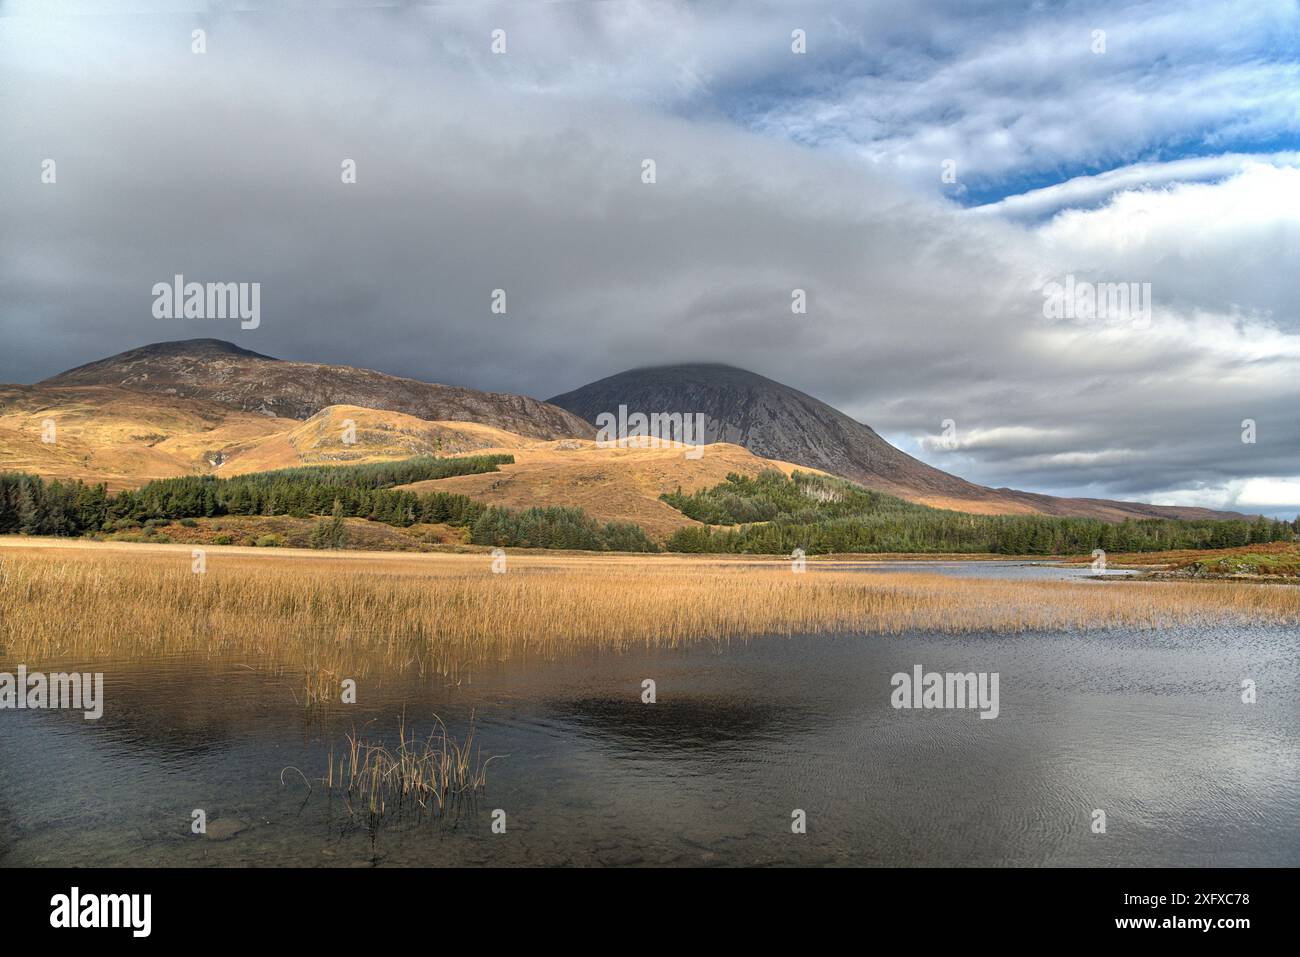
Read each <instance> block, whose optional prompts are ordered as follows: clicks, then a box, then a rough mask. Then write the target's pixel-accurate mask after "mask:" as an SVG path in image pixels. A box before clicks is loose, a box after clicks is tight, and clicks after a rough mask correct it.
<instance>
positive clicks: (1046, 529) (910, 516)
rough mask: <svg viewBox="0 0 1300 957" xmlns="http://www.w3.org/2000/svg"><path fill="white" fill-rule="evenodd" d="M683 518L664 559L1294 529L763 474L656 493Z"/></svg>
mask: <svg viewBox="0 0 1300 957" xmlns="http://www.w3.org/2000/svg"><path fill="white" fill-rule="evenodd" d="M662 498H663V500H664V501H666V502H667V503H668V504H670V505H672V506H673V507H674V508H677V509H678V510H680V511H681V512H682V513H683V514H685V515H687V516H688V517H690V518H693V519H696V520H697V521H701V522H705V523H706V525H710V526H722V527H720V528H710V527H691V528H683V529H679V530H678V531H677V532H675V533H674V534H673V536H672V537H671V538H670V539H669V540H668V543H667V546H666V547H667V549H668V550H669V551H674V552H712V553H728V552H732V553H749V554H771V555H780V554H784V555H788V554H790V553H791V552H793V551H794V549H796V548H802V549H803V550H804V552H805V553H806V554H809V555H814V554H828V553H833V552H967V553H984V552H991V553H996V554H1007V555H1067V554H1069V555H1078V554H1088V553H1090V552H1091V551H1092V550H1093V549H1095V548H1101V549H1104V550H1105V551H1108V552H1148V551H1165V550H1169V549H1184V548H1187V549H1200V548H1227V547H1231V546H1236V545H1251V544H1259V543H1263V542H1274V541H1294V540H1295V539H1296V538H1297V537H1298V536H1300V517H1297V519H1296V521H1295V522H1286V521H1282V520H1280V519H1272V520H1270V519H1267V518H1263V517H1262V516H1261V517H1259V518H1256V519H1255V520H1253V521H1245V520H1235V521H1209V520H1196V521H1178V520H1174V519H1160V518H1152V519H1138V520H1126V521H1123V522H1120V523H1118V524H1115V523H1110V522H1103V521H1100V520H1099V519H1092V518H1065V517H1056V516H1047V515H971V514H967V513H965V512H952V511H947V510H944V509H936V508H930V507H928V506H924V505H917V504H914V503H912V502H906V501H903V500H902V499H898V498H894V497H893V496H890V495H885V494H883V493H880V492H873V491H870V490H868V489H864V488H862V487H860V486H857V485H854V484H853V483H851V482H846V481H844V480H842V479H832V478H826V477H823V476H815V475H808V474H806V473H801V472H795V473H794V475H793V476H791V477H788V478H787V477H786V476H785V475H784V474H783V473H781V472H778V471H775V470H768V471H764V472H762V473H760V474H759V475H758V476H756V477H753V478H750V477H746V476H741V475H737V474H735V473H732V474H730V475H728V476H727V480H726V481H725V482H723V483H722V484H720V485H716V486H714V487H712V488H709V489H704V490H701V491H699V492H695V493H693V494H689V495H688V494H684V493H682V491H681V490H680V489H678V490H677V491H676V492H674V493H669V494H667V495H664V496H662Z"/></svg>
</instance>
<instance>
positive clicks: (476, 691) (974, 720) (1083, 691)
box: [0, 570, 1300, 867]
mask: <svg viewBox="0 0 1300 957" xmlns="http://www.w3.org/2000/svg"><path fill="white" fill-rule="evenodd" d="M988 573H989V572H988V571H987V570H986V574H988ZM1007 574H1017V573H1015V572H1009V573H1007ZM1098 587H1125V586H1123V585H1105V584H1099V585H1098ZM1298 651H1300V636H1297V635H1296V634H1295V633H1294V631H1293V630H1290V629H1285V628H1279V627H1274V626H1268V627H1264V626H1258V627H1244V628H1233V629H1223V628H1185V629H1181V630H1178V631H1168V630H1167V631H1160V632H1138V631H1099V632H1087V633H1041V634H1038V633H1028V634H1015V635H1008V634H993V633H989V634H975V635H968V636H960V637H954V636H941V635H934V634H925V633H914V634H908V635H901V636H891V637H876V638H862V637H851V638H850V637H834V636H830V637H826V636H822V637H804V638H789V639H787V638H777V637H760V638H756V639H754V640H752V641H749V642H743V643H732V644H730V645H727V646H715V645H707V644H706V645H697V646H695V647H692V648H690V649H685V650H676V651H673V650H668V651H646V652H639V653H635V654H612V653H610V654H589V655H584V656H583V657H580V658H569V659H562V660H557V661H511V662H507V663H502V664H499V665H495V666H493V667H491V668H487V669H484V670H480V671H478V672H476V673H474V674H473V676H472V679H471V680H469V681H462V682H461V683H459V684H456V685H449V684H448V683H447V682H445V681H444V680H442V679H439V678H435V677H419V676H416V675H412V674H409V673H407V674H395V673H382V672H378V673H376V672H372V673H370V674H368V675H366V676H364V677H362V678H361V679H360V681H359V685H358V702H357V703H356V704H355V705H350V706H346V705H341V704H335V705H333V706H331V707H330V708H329V709H328V712H321V711H320V710H317V711H314V712H308V711H306V710H305V709H304V708H303V707H302V705H301V704H300V703H298V701H297V700H296V699H300V698H301V697H302V690H303V679H302V677H301V676H300V675H297V674H293V673H281V674H273V673H268V672H267V671H266V669H264V668H261V667H259V665H258V663H257V662H253V661H212V660H208V659H197V658H178V659H169V660H164V661H161V662H157V661H156V662H152V663H140V662H112V663H101V664H98V665H96V666H94V668H93V670H100V671H103V672H104V673H105V694H106V699H107V701H106V705H105V712H104V716H103V718H102V719H101V720H99V721H96V722H88V721H85V720H83V719H82V718H81V716H80V714H79V713H69V712H54V711H40V712H34V711H4V712H0V864H3V865H5V866H18V865H81V864H84V865H170V864H175V865H231V866H233V865H250V864H256V865H277V864H284V865H325V866H355V867H369V866H400V865H425V866H428V865H487V864H493V865H537V864H568V865H634V864H638V865H765V864H803V865H827V864H829V865H1036V864H1048V865H1160V864H1165V865H1228V866H1231V865H1289V866H1295V865H1297V864H1300V831H1298V830H1297V826H1296V825H1297V823H1300V787H1298V785H1300V716H1298V714H1297V709H1296V707H1295V705H1296V701H1297V699H1298V698H1300V669H1298V668H1297V658H1298ZM16 664H17V663H15V662H6V661H3V660H0V670H9V671H12V670H14V668H15V666H16ZM27 664H29V665H33V664H34V663H31V662H27ZM61 664H63V665H65V666H67V667H74V666H76V665H78V664H80V663H75V662H64V663H61ZM918 664H919V665H921V666H923V667H924V669H925V670H927V671H939V672H945V671H960V672H970V671H975V672H997V673H998V674H999V675H1000V685H999V688H1000V714H999V716H998V717H997V718H996V719H994V720H982V719H980V718H979V715H978V713H977V712H976V711H970V710H966V711H960V710H930V711H926V710H895V709H894V708H893V707H892V706H891V704H890V694H891V691H892V688H891V684H890V679H891V676H892V675H893V674H894V673H896V672H911V671H912V669H913V667H914V666H915V665H918ZM48 670H56V669H55V668H54V667H53V666H52V665H50V666H48ZM646 678H651V679H653V680H654V681H655V683H656V690H657V701H656V703H654V704H644V703H642V700H641V695H642V681H643V680H644V679H646ZM1243 678H1252V679H1254V681H1255V682H1256V684H1257V687H1258V689H1259V692H1258V702H1257V703H1255V704H1251V705H1247V704H1243V703H1242V701H1241V690H1240V685H1241V680H1242V679H1243ZM403 712H405V716H406V721H407V725H408V729H409V730H413V731H416V732H418V733H420V734H421V736H423V735H424V734H427V732H428V731H429V730H430V728H431V724H432V715H433V714H435V713H436V714H438V715H440V716H441V717H442V718H443V719H444V720H445V721H446V722H447V724H448V725H449V726H450V728H451V730H452V731H453V733H454V734H455V735H456V736H457V737H463V735H464V733H465V731H466V729H467V727H468V724H469V721H470V716H471V713H472V714H473V715H474V718H475V739H476V742H477V743H478V744H479V745H481V747H482V753H483V756H484V757H486V756H489V755H499V756H500V757H499V758H497V759H496V760H494V761H493V762H492V763H491V764H490V766H489V768H488V785H487V789H486V792H485V793H483V794H482V795H480V796H479V797H478V798H477V799H476V800H474V801H473V802H467V803H464V804H462V805H461V806H460V807H459V808H458V809H457V811H456V812H455V813H453V814H448V815H446V816H444V817H442V818H438V819H432V820H431V819H424V820H419V819H415V818H414V817H412V816H409V815H408V816H404V817H401V818H390V819H386V820H385V821H383V822H381V823H380V824H379V825H378V826H371V825H369V823H368V822H367V821H366V820H365V819H364V818H354V817H353V816H352V815H351V814H350V813H349V812H348V810H347V808H346V807H345V806H344V805H343V802H341V801H340V800H339V799H338V798H337V797H334V798H331V797H330V795H329V794H327V792H326V789H325V788H324V786H323V784H322V782H321V780H320V779H321V778H322V776H323V775H324V773H325V762H326V755H327V754H328V752H329V751H330V748H331V746H333V747H334V749H335V750H336V751H337V750H338V749H339V747H340V745H341V743H342V741H343V736H344V735H345V734H346V733H347V732H348V731H351V730H353V729H354V728H356V729H358V730H360V731H362V732H363V735H364V736H365V737H367V738H370V739H379V738H386V739H387V740H388V741H389V742H390V743H391V742H394V741H395V728H396V722H397V719H398V716H399V715H401V714H402V713H403ZM286 768H296V769H298V770H299V771H301V772H302V774H301V775H300V774H298V773H296V772H295V771H286V770H285V769H286ZM303 776H305V777H306V778H307V779H308V781H310V782H311V784H312V789H311V790H309V788H308V785H307V784H306V783H304V781H303ZM195 809H203V810H204V811H205V812H206V814H207V817H208V820H209V826H210V828H211V829H212V830H213V831H215V832H217V836H218V837H220V838H222V839H216V838H214V837H211V836H200V835H194V834H192V833H191V831H190V822H191V819H192V818H191V815H192V812H193V811H194V810H195ZM497 809H500V810H502V811H504V812H505V822H506V833H504V834H494V833H493V832H492V829H491V823H492V817H493V811H494V810H497ZM796 809H800V810H803V811H804V812H805V813H806V816H807V833H805V834H794V833H791V820H792V817H791V815H792V812H793V811H794V810H796ZM1094 809H1102V810H1104V811H1105V813H1106V833H1104V834H1095V833H1093V832H1092V830H1091V824H1092V821H1093V811H1094ZM218 821H224V822H225V824H223V825H222V827H220V828H212V824H213V823H215V822H218ZM223 831H224V832H225V833H221V832H223ZM232 832H233V836H231V833H232Z"/></svg>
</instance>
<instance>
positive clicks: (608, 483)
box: [0, 386, 812, 539]
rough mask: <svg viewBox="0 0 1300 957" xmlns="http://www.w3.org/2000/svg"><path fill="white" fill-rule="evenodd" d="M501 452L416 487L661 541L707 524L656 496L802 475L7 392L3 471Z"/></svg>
mask: <svg viewBox="0 0 1300 957" xmlns="http://www.w3.org/2000/svg"><path fill="white" fill-rule="evenodd" d="M46 419H52V420H53V421H54V422H55V426H56V436H57V441H56V442H54V443H44V442H42V441H41V429H42V423H43V422H44V421H45V420H46ZM349 439H354V440H355V441H347V440H349ZM498 452H499V453H508V454H511V455H514V456H515V461H516V464H515V465H506V466H503V467H502V470H501V471H500V472H495V473H487V474H483V475H473V476H460V477H457V478H452V479H442V480H439V481H435V482H420V483H416V484H414V485H411V486H406V487H407V488H410V489H413V490H415V491H446V492H459V493H461V494H464V495H468V496H470V497H471V498H474V499H477V500H479V501H482V502H486V503H488V504H491V505H502V506H507V507H510V508H529V507H532V506H534V505H541V506H548V505H566V506H576V507H579V508H583V509H586V510H587V512H589V513H590V514H591V515H593V516H594V517H596V518H598V519H600V520H601V521H607V522H612V521H621V522H635V523H637V524H639V525H641V526H642V527H643V528H645V530H646V532H647V533H648V534H650V535H651V536H652V537H655V538H659V539H664V538H667V536H668V535H670V534H672V532H673V531H675V530H676V529H678V528H681V527H682V526H685V525H694V524H696V523H695V522H694V521H692V520H691V519H688V518H686V517H685V516H684V515H682V514H681V513H680V512H678V511H676V510H675V509H673V508H671V507H670V506H668V505H665V504H664V503H663V502H661V501H659V496H660V495H661V494H662V493H664V492H671V491H673V490H674V489H676V488H677V487H678V486H681V487H682V488H683V489H686V490H688V491H694V490H696V489H699V488H703V487H707V486H711V485H716V484H718V483H719V482H722V481H723V480H725V478H726V476H727V473H728V472H739V473H741V474H744V475H755V474H757V473H758V472H760V471H762V470H763V469H765V468H777V469H780V470H781V471H783V472H785V473H786V474H789V473H790V472H791V471H793V470H794V469H795V468H796V467H797V466H794V465H791V464H789V463H785V462H774V461H770V460H768V459H764V458H760V457H759V456H756V455H754V454H753V453H752V452H750V451H749V450H747V449H744V448H742V447H740V446H738V445H729V444H726V443H719V444H716V445H709V446H705V447H704V449H703V454H702V455H701V456H700V457H699V458H698V459H690V458H687V457H686V455H685V450H684V449H681V448H677V449H653V448H644V449H642V448H622V449H620V448H612V449H609V448H598V447H597V445H596V443H595V442H594V441H593V440H590V439H558V440H545V439H532V438H526V437H524V436H520V435H516V434H514V433H513V432H507V431H505V430H503V429H498V428H494V427H492V426H488V425H480V424H478V423H475V422H430V421H426V420H424V419H420V418H416V417H415V416H412V415H406V414H404V413H401V412H387V411H383V410H378V409H367V408H362V407H360V406H351V405H336V406H329V407H328V408H325V409H322V410H321V411H320V412H318V413H316V414H315V415H313V416H312V417H311V418H309V419H307V420H305V421H298V420H296V419H277V418H271V417H268V416H262V415H257V414H255V413H250V412H238V411H233V410H231V409H228V408H225V407H223V406H219V405H215V404H212V403H207V402H202V401H198V400H194V399H181V398H171V399H168V400H166V401H159V400H158V399H157V397H151V396H146V395H144V394H141V393H138V392H132V391H129V390H126V389H118V388H114V387H111V386H80V387H51V386H3V387H0V470H5V471H10V470H12V471H24V472H31V473H34V474H37V475H41V476H43V477H45V478H62V479H82V480H83V481H86V482H91V483H94V482H105V483H107V484H108V486H109V488H110V489H111V490H113V491H117V490H119V489H122V488H130V487H134V486H137V485H141V484H143V483H145V482H147V481H150V480H151V479H156V478H169V477H173V476H178V475H196V474H214V475H242V474H246V473H249V472H264V471H271V470H274V469H283V468H292V467H295V466H301V465H344V464H359V463H368V462H379V461H389V460H394V459H404V458H410V457H412V456H417V455H466V454H486V453H498ZM805 471H812V470H807V469H806V470H805Z"/></svg>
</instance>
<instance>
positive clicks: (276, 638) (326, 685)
mask: <svg viewBox="0 0 1300 957" xmlns="http://www.w3.org/2000/svg"><path fill="white" fill-rule="evenodd" d="M508 569H509V570H508V571H507V572H506V573H505V574H493V573H492V569H491V559H490V557H489V556H487V555H380V556H376V555H373V554H361V553H336V554H333V555H328V556H326V555H320V554H319V553H309V552H295V553H288V554H278V553H272V554H265V553H263V554H248V553H245V552H239V551H229V552H222V551H220V550H218V549H211V550H210V551H209V553H208V556H207V571H206V572H205V573H203V574H196V573H194V572H192V571H191V562H190V555H189V551H188V549H173V548H169V547H168V546H145V545H141V546H134V547H128V546H121V545H116V546H112V545H102V546H98V547H95V546H94V545H93V544H86V545H84V546H80V547H60V548H44V547H26V546H22V547H0V654H4V655H7V656H9V657H10V658H15V657H17V658H22V659H24V660H26V661H28V663H32V662H35V661H42V660H54V659H60V658H68V657H76V658H78V659H81V660H83V661H84V660H86V659H94V658H101V659H108V658H116V659H127V658H147V657H152V656H158V655H171V654H194V653H200V654H206V655H212V656H220V655H226V656H240V657H247V658H249V659H252V660H254V661H255V662H256V663H258V664H259V665H261V666H281V667H288V668H293V669H297V670H301V671H304V672H306V673H308V674H311V675H316V676H318V678H317V679H316V685H315V686H314V687H313V688H311V689H310V692H311V694H312V696H314V697H319V696H321V695H323V694H327V693H331V690H330V689H331V685H332V679H330V678H328V677H327V676H338V675H344V674H346V675H349V676H358V675H361V674H365V673H366V672H367V670H368V669H369V668H370V667H380V666H382V667H384V668H397V669H403V670H404V669H417V670H418V671H419V672H421V673H425V672H436V673H456V672H458V671H460V670H461V669H463V668H465V667H467V666H471V665H475V664H478V663H482V662H486V661H491V660H497V659H504V658H508V657H514V656H519V655H525V654H532V655H541V656H544V657H553V656H557V655H561V654H564V653H567V652H571V651H583V650H590V649H612V650H618V649H623V648H631V647H637V646H642V647H644V646H676V645H682V644H686V643H689V642H692V641H695V640H698V639H709V640H715V641H716V640H723V641H725V640H728V639H732V638H746V637H750V636H757V635H793V634H815V633H828V632H838V633H849V634H898V633H902V632H908V631H930V632H969V631H985V630H990V631H992V630H996V631H1022V630H1054V629H1090V628H1102V627H1128V628H1139V629H1150V628H1159V627H1163V626H1166V625H1174V624H1178V623H1183V622H1189V621H1209V622H1221V623H1228V624H1231V623H1247V622H1253V621H1265V622H1296V621H1300V588H1290V587H1286V586H1276V587H1274V586H1258V585H1249V584H1240V585H1238V584H1230V583H1219V582H1213V583H1208V582H1207V583H1196V582H1177V583H1163V582H1152V583H1140V582H1116V583H1097V582H1086V581H1079V582H1053V581H1009V580H982V579H967V578H962V579H958V578H944V577H940V576H938V575H929V574H924V573H913V572H907V573H872V574H864V573H860V572H850V571H845V570H836V569H835V567H834V566H833V565H821V564H816V563H810V565H809V568H808V571H807V572H806V573H804V574H793V573H792V572H791V568H790V564H789V563H787V562H777V561H774V562H756V561H738V562H731V561H725V560H718V559H696V558H681V557H674V556H654V557H624V556H608V557H605V556H591V555H584V556H570V555H563V554H535V553H534V554H513V553H512V554H511V555H510V556H509V565H508Z"/></svg>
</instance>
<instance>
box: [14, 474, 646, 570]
mask: <svg viewBox="0 0 1300 957" xmlns="http://www.w3.org/2000/svg"><path fill="white" fill-rule="evenodd" d="M513 461H514V457H513V456H511V455H480V456H463V457H459V458H444V459H436V458H432V457H429V456H423V457H420V458H415V459H407V460H404V461H400V462H388V463H379V464H375V465H345V466H309V467H303V468H293V469H281V470H278V471H273V472H254V473H249V474H247V475H238V476H231V477H229V478H225V477H217V476H215V475H196V476H184V477H181V478H170V479H158V480H155V481H152V482H148V483H146V484H145V485H142V486H140V487H139V488H138V489H126V490H124V491H121V492H117V493H116V494H109V492H108V490H107V488H106V486H104V485H103V484H97V485H87V484H85V483H84V482H81V481H79V480H77V481H59V480H54V481H50V482H46V481H45V480H44V479H42V478H40V477H38V476H35V475H27V474H24V473H17V472H10V473H0V534H14V533H18V534H23V535H62V536H80V535H88V534H99V533H103V532H115V531H124V530H126V529H132V528H138V527H140V526H141V525H143V524H146V523H150V522H159V521H164V520H165V521H175V520H184V519H198V518H217V517H220V516H224V515H266V516H271V515H288V516H291V517H295V518H308V517H311V516H326V515H328V516H330V517H329V519H328V520H326V519H324V518H322V519H321V521H319V522H318V523H317V526H316V529H315V530H314V531H313V533H312V537H311V544H312V545H313V546H314V547H317V548H341V547H343V546H344V545H345V544H346V543H347V531H346V526H345V525H344V523H343V519H345V518H365V519H368V520H370V521H375V522H382V523H384V524H387V525H393V526H397V527H402V528H405V527H409V526H411V525H415V524H420V523H434V524H446V525H451V526H455V527H461V528H468V529H469V532H470V540H471V541H472V542H474V543H475V544H480V545H496V546H501V547H521V548H522V547H535V548H583V549H593V550H598V551H654V550H656V546H655V544H654V542H652V541H651V540H650V539H649V538H648V537H647V536H646V534H645V532H644V531H643V530H642V529H641V528H640V526H638V525H631V524H622V523H610V524H605V525H602V524H600V523H599V522H597V521H596V520H595V519H593V518H591V517H590V516H589V515H587V513H586V512H584V511H583V510H582V509H580V508H547V509H538V508H533V509H526V510H523V511H516V510H511V509H504V508H496V507H490V506H487V505H485V504H483V503H482V502H476V501H474V500H473V499H471V498H469V497H468V496H465V495H460V494H456V493H451V492H412V491H408V490H403V489H396V488H392V487H391V486H393V485H397V484H406V483H408V482H418V481H425V480H428V479H435V478H447V477H450V476H453V475H472V474H478V473H482V472H495V471H497V470H498V466H499V465H503V464H509V463H511V462H513Z"/></svg>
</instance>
